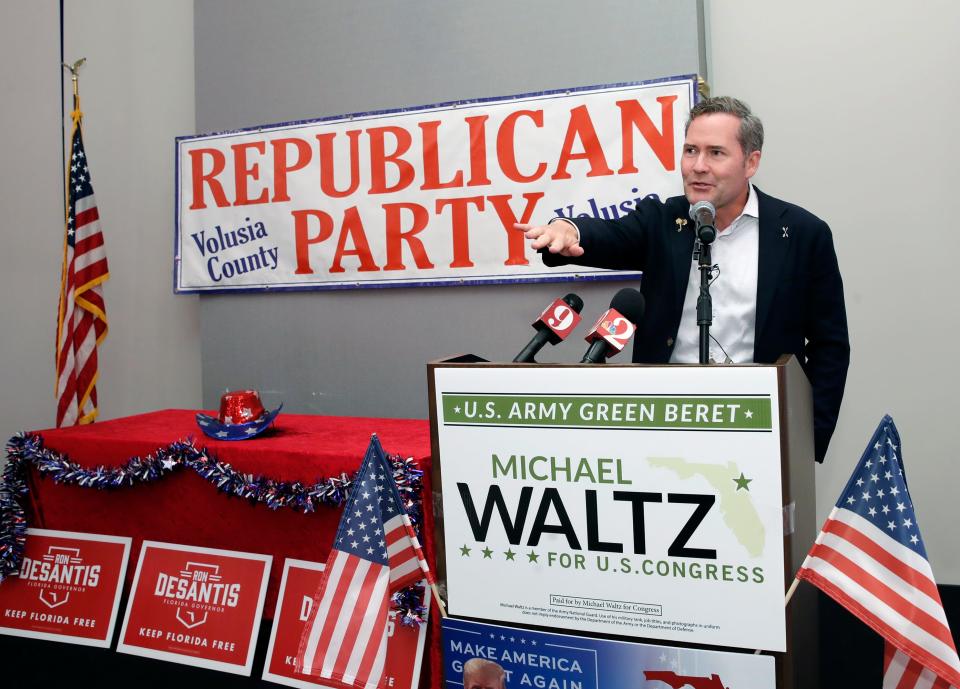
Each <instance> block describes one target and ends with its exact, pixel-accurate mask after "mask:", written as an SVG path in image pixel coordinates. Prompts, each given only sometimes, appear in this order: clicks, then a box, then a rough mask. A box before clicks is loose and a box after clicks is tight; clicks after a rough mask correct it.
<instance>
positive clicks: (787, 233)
mask: <svg viewBox="0 0 960 689" xmlns="http://www.w3.org/2000/svg"><path fill="white" fill-rule="evenodd" d="M781 229H782V230H783V238H784V239H789V238H790V228H789V227H782V228H781Z"/></svg>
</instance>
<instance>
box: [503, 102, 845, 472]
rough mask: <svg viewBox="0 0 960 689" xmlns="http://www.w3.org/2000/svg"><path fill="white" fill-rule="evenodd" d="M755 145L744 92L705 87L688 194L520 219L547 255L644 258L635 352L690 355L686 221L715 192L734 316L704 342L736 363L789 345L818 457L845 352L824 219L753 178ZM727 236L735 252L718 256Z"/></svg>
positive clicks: (688, 161) (691, 132) (692, 277)
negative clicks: (542, 221)
mask: <svg viewBox="0 0 960 689" xmlns="http://www.w3.org/2000/svg"><path fill="white" fill-rule="evenodd" d="M762 146H763V125H762V124H761V123H760V120H759V119H757V118H756V116H755V115H753V114H752V113H751V112H750V109H749V108H748V107H747V106H746V105H745V104H744V103H742V102H741V101H738V100H736V99H733V98H710V99H706V100H704V101H701V102H700V103H699V104H697V105H696V106H695V107H694V108H693V110H691V112H690V119H689V121H688V122H687V130H686V136H685V141H684V148H683V156H682V158H681V172H682V175H683V185H684V194H685V196H678V197H674V198H670V199H667V200H666V201H665V202H661V201H659V200H657V199H655V198H649V199H645V200H643V201H641V202H640V203H639V204H638V205H637V206H636V208H635V209H634V210H633V211H631V212H630V213H629V214H628V215H626V216H624V217H621V218H618V219H615V220H600V219H596V218H573V219H570V218H555V219H554V220H552V221H551V222H550V223H549V224H547V225H543V226H532V225H523V224H518V225H517V226H516V228H517V229H518V230H521V231H523V232H525V234H526V237H527V238H528V239H530V240H532V242H531V247H532V248H534V249H537V250H541V251H542V256H543V261H544V263H545V264H546V265H548V266H556V265H563V264H566V263H576V264H579V265H587V266H593V267H599V268H610V269H619V270H642V271H643V279H642V281H641V291H642V292H643V293H644V297H645V301H646V314H645V316H644V318H643V321H642V322H641V323H640V324H639V326H638V329H637V333H636V335H635V336H634V337H635V340H634V348H633V360H634V361H635V362H641V363H668V362H675V363H683V362H689V363H695V362H697V361H698V360H699V357H698V356H696V354H697V353H698V352H699V349H698V347H696V344H697V343H696V341H695V340H696V338H697V337H698V335H699V329H698V328H697V327H696V305H695V300H696V295H697V293H698V291H699V276H698V275H699V274H698V272H697V268H696V262H694V261H693V260H692V255H693V250H694V223H693V222H692V221H689V220H688V218H689V210H690V205H691V204H692V203H696V202H697V201H703V200H707V201H710V202H711V203H713V205H714V206H715V207H716V226H717V230H718V233H719V234H718V238H717V241H716V242H715V243H714V256H713V259H714V262H716V263H717V264H719V266H720V271H721V272H720V276H721V277H720V278H718V280H719V279H722V278H723V276H724V275H725V273H724V272H723V271H724V270H725V265H726V266H727V270H728V271H729V270H730V266H733V267H734V270H736V271H737V273H738V274H737V275H734V276H731V277H729V278H728V282H727V283H726V284H724V287H725V288H726V287H727V286H728V285H731V287H730V288H729V289H728V291H724V292H722V294H721V295H720V296H719V298H718V295H717V293H716V292H714V295H713V301H714V309H715V322H714V324H715V325H716V323H717V321H716V313H717V312H721V313H724V314H730V318H728V319H726V320H725V321H724V322H723V326H724V327H725V328H726V331H725V333H724V334H723V335H722V338H723V339H722V341H716V340H715V345H716V347H714V346H713V345H712V346H711V350H712V351H713V350H716V351H718V352H722V355H723V358H720V356H717V357H716V358H717V360H720V361H722V360H727V361H733V362H735V363H746V362H757V363H773V362H774V361H776V359H777V358H778V357H779V356H780V355H781V354H793V355H795V356H796V357H797V359H798V360H799V362H800V364H801V366H802V367H803V369H804V371H805V372H806V374H807V377H808V378H809V380H810V383H811V386H812V388H813V402H814V440H815V455H816V460H817V461H818V462H822V461H823V458H824V456H825V455H826V451H827V445H828V443H829V442H830V437H831V435H832V434H833V431H834V428H835V427H836V424H837V415H838V413H839V411H840V403H841V400H842V398H843V389H844V384H845V382H846V377H847V367H848V365H849V362H850V343H849V338H848V335H847V317H846V310H845V307H844V301H843V282H842V280H841V277H840V270H839V267H838V265H837V256H836V252H835V251H834V247H833V237H832V235H831V233H830V228H829V227H828V226H827V224H826V223H825V222H823V221H822V220H820V219H819V218H817V217H816V216H814V215H813V214H812V213H809V212H808V211H805V210H804V209H802V208H800V207H799V206H795V205H793V204H790V203H786V202H784V201H781V200H779V199H776V198H773V197H772V196H768V195H767V194H764V193H763V192H761V191H760V190H759V189H756V188H755V187H753V186H752V185H751V183H750V178H751V177H753V175H754V174H755V173H756V171H757V168H758V167H759V164H760V154H761V148H762ZM725 232H726V233H727V234H726V235H725V234H724V233H725ZM728 239H729V240H731V241H729V242H727V240H728ZM724 242H727V243H726V244H724ZM724 247H729V248H728V249H727V251H728V252H732V253H728V254H727V255H726V259H725V260H722V259H718V257H717V252H718V250H719V251H722V250H723V249H724ZM754 256H756V260H755V264H756V265H755V271H754V258H753V257H754ZM738 261H739V262H738ZM695 281H696V282H695ZM712 291H713V290H712ZM711 334H713V331H711ZM751 343H752V348H751V347H750V345H751ZM727 350H730V351H731V352H733V354H731V355H728V354H727ZM691 353H692V354H693V356H691ZM731 357H732V358H731Z"/></svg>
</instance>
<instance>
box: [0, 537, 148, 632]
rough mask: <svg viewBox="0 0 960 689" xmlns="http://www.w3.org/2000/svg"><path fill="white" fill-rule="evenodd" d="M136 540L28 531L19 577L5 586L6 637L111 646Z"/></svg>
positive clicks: (1, 621)
mask: <svg viewBox="0 0 960 689" xmlns="http://www.w3.org/2000/svg"><path fill="white" fill-rule="evenodd" d="M129 555H130V539H129V538H124V537H120V536H101V535H97V534H84V533H71V532H69V531H49V530H47V529H27V543H26V548H25V549H24V553H23V561H22V562H21V563H20V571H19V572H18V575H17V576H11V577H8V578H7V579H6V580H4V582H3V583H2V584H0V633H2V634H10V635H13V636H28V637H31V638H34V639H48V640H50V641H66V642H68V643H73V644H82V645H84V646H101V647H103V648H109V646H110V642H111V640H112V639H113V625H114V623H115V621H116V616H117V607H118V605H119V603H120V591H121V584H122V582H123V575H124V573H125V572H126V570H127V558H128V557H129Z"/></svg>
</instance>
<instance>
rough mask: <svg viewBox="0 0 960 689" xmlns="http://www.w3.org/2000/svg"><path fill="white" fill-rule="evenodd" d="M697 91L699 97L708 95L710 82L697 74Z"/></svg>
mask: <svg viewBox="0 0 960 689" xmlns="http://www.w3.org/2000/svg"><path fill="white" fill-rule="evenodd" d="M697 93H699V94H700V97H701V98H709V97H710V84H708V83H707V80H706V79H704V78H703V77H701V76H697Z"/></svg>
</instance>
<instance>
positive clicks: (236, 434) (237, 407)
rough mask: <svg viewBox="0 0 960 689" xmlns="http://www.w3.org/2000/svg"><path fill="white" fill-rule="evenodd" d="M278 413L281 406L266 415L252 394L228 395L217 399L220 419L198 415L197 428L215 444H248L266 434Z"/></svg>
mask: <svg viewBox="0 0 960 689" xmlns="http://www.w3.org/2000/svg"><path fill="white" fill-rule="evenodd" d="M281 409H283V405H282V404H281V405H280V406H279V407H277V408H276V409H274V410H273V411H266V410H265V409H264V408H263V404H262V403H261V402H260V395H259V394H258V393H257V392H256V391H255V390H240V391H237V392H227V393H225V394H224V395H223V396H222V397H221V398H220V413H219V416H218V417H214V416H209V415H208V414H204V413H202V412H201V413H198V414H197V425H198V426H200V430H202V431H203V432H204V433H206V434H207V435H208V436H210V437H211V438H214V439H215V440H247V439H249V438H255V437H256V436H258V435H260V434H261V433H263V432H264V431H265V430H267V428H269V427H270V424H272V423H273V421H274V419H276V418H277V414H279V413H280V410H281Z"/></svg>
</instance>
